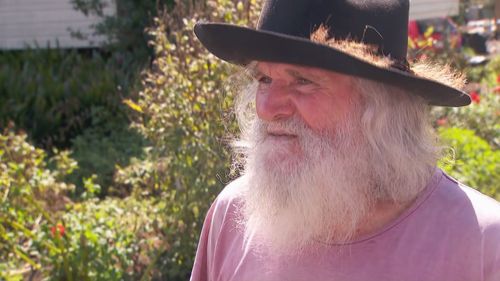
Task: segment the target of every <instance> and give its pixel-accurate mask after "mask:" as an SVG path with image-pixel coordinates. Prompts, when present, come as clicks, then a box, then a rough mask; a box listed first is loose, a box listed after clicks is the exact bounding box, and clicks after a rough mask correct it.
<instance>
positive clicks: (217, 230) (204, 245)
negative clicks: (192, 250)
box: [190, 180, 241, 281]
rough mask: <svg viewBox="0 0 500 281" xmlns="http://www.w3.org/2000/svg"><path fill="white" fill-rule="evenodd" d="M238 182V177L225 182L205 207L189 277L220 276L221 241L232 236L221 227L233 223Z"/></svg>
mask: <svg viewBox="0 0 500 281" xmlns="http://www.w3.org/2000/svg"><path fill="white" fill-rule="evenodd" d="M240 182H241V180H235V181H233V182H232V183H231V184H229V185H228V186H226V187H225V188H224V189H223V190H222V192H221V193H220V194H219V195H218V196H217V199H215V201H214V203H213V204H212V206H211V207H210V209H209V210H208V213H207V216H206V217H205V222H204V223H203V228H202V231H201V235H200V241H199V243H198V249H197V250H196V258H195V261H194V264H193V270H192V272H191V279H190V280H191V281H215V280H218V279H219V275H220V270H221V268H220V267H221V264H220V263H221V258H222V257H223V255H224V247H223V246H222V245H221V244H224V243H225V242H228V241H229V240H230V239H232V238H234V237H233V236H231V237H228V235H226V236H225V235H224V229H225V230H226V231H227V229H233V227H234V221H235V217H234V214H235V210H236V208H237V206H239V203H238V202H239V199H238V198H239V193H240V188H241V184H240ZM230 233H232V234H234V233H235V232H230ZM221 254H222V256H221Z"/></svg>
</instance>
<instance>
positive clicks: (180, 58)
mask: <svg viewBox="0 0 500 281" xmlns="http://www.w3.org/2000/svg"><path fill="white" fill-rule="evenodd" d="M200 5H201V4H200ZM202 8H203V9H202ZM258 9H259V8H258V3H256V2H254V1H241V2H236V1H234V2H233V1H227V0H218V1H209V2H208V6H207V7H203V5H201V6H199V5H198V4H196V3H195V4H190V5H182V4H181V3H180V2H179V3H178V4H177V6H176V7H175V10H174V11H172V12H171V13H169V14H166V15H165V17H164V21H160V20H157V21H156V23H157V27H156V28H154V29H152V30H151V31H150V33H151V34H152V35H153V36H154V41H153V42H152V44H153V47H154V50H155V60H154V63H153V66H152V69H151V70H150V71H149V72H148V73H147V75H146V77H145V80H144V90H143V91H142V92H141V93H140V95H139V100H138V101H137V103H133V102H130V103H129V105H130V107H131V108H132V109H134V110H135V111H136V114H137V115H138V119H137V121H136V122H134V126H135V128H137V129H138V130H139V131H140V132H141V133H142V134H143V135H144V136H145V137H146V138H147V139H148V140H149V141H151V143H152V146H151V149H150V151H149V153H148V156H147V157H146V158H145V159H144V160H142V161H140V160H138V161H136V162H135V163H134V165H133V166H130V167H124V168H123V169H121V170H120V171H119V172H118V173H117V177H116V179H117V181H118V182H119V183H122V184H124V185H127V184H128V185H133V186H132V187H131V188H133V189H134V190H135V192H136V194H139V195H145V194H146V195H147V194H149V195H154V196H158V197H161V198H162V200H163V201H164V202H165V204H166V206H165V218H164V220H165V223H166V225H170V226H174V227H171V228H167V229H165V234H166V237H167V241H168V243H169V245H171V246H172V247H171V248H170V249H169V250H168V251H165V252H164V253H163V254H162V256H161V258H160V259H159V260H158V263H157V265H156V266H157V267H158V268H159V270H160V273H159V275H156V276H155V278H159V279H160V278H161V279H168V280H185V279H186V278H187V277H188V276H189V273H190V271H191V266H192V264H193V258H194V253H195V251H196V244H197V241H198V238H199V233H200V231H201V225H202V223H203V218H204V214H205V213H206V211H207V209H208V207H209V204H210V203H209V202H211V201H212V200H213V199H214V196H215V194H216V193H218V192H219V191H220V189H221V188H222V186H223V185H224V184H225V181H227V180H228V179H227V176H226V175H227V173H228V172H229V167H228V165H229V152H228V149H226V148H224V144H225V143H224V139H225V138H226V130H225V129H226V127H225V126H224V123H225V122H224V121H225V118H226V116H224V114H223V112H228V110H229V106H230V101H231V97H232V95H231V93H230V92H228V87H226V86H227V85H224V84H223V83H222V81H223V80H224V79H226V78H227V77H228V74H229V73H230V72H231V71H232V70H231V68H230V66H229V65H228V64H226V63H222V62H220V61H219V60H217V59H215V57H213V56H212V55H210V54H209V53H208V52H207V51H206V50H205V48H204V47H202V46H201V44H200V43H199V42H198V40H197V39H196V38H195V37H194V34H193V31H192V30H193V26H194V23H195V22H196V21H198V20H201V19H204V20H216V21H230V22H233V23H238V24H249V23H252V22H254V21H255V20H256V17H257V14H258ZM174 15H175V16H174ZM188 15H195V16H194V17H188ZM182 17H185V18H184V20H183V21H181V22H179V21H177V20H176V19H177V18H182ZM167 26H168V28H169V30H170V32H167V30H166V27H167ZM167 34H168V35H167ZM229 126H231V125H229Z"/></svg>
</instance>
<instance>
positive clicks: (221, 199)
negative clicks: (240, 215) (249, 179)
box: [211, 177, 246, 219]
mask: <svg viewBox="0 0 500 281" xmlns="http://www.w3.org/2000/svg"><path fill="white" fill-rule="evenodd" d="M245 189H246V181H245V179H244V178H243V177H239V178H237V179H235V180H233V181H232V182H230V183H229V184H227V185H226V186H225V187H224V189H222V191H221V192H220V193H219V195H217V198H216V199H215V201H214V202H213V204H212V207H211V209H212V210H211V212H212V213H213V215H214V216H216V217H223V218H224V219H227V218H228V216H230V217H233V216H234V214H235V213H237V211H238V210H239V209H240V207H241V205H242V198H243V193H244V192H245Z"/></svg>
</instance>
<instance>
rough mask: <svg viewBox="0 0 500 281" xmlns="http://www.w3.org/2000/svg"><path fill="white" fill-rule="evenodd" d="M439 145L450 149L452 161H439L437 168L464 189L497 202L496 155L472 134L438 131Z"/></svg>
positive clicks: (498, 162)
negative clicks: (474, 189)
mask: <svg viewBox="0 0 500 281" xmlns="http://www.w3.org/2000/svg"><path fill="white" fill-rule="evenodd" d="M439 134H440V136H441V139H442V140H443V143H444V144H446V145H449V146H450V147H451V148H452V149H453V151H454V152H453V155H452V156H454V157H448V158H445V159H443V160H442V161H441V163H440V165H441V167H442V168H443V169H444V170H445V171H447V172H448V173H449V174H450V175H451V176H453V177H455V178H457V179H459V180H460V181H461V182H463V183H464V184H466V185H469V186H471V187H474V188H477V189H478V190H479V191H481V192H482V193H484V194H487V195H489V196H492V197H494V198H496V199H497V200H500V185H499V183H500V174H499V173H498V171H500V151H498V150H493V149H491V147H490V145H489V144H488V143H487V142H486V141H485V140H483V139H481V138H480V137H478V136H476V135H475V134H474V132H473V131H472V130H467V129H459V128H441V129H440V130H439Z"/></svg>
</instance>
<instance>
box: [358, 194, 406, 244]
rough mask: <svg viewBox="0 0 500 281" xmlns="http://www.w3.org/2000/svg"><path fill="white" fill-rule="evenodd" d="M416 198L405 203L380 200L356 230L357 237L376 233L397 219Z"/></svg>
mask: <svg viewBox="0 0 500 281" xmlns="http://www.w3.org/2000/svg"><path fill="white" fill-rule="evenodd" d="M414 202H415V199H414V200H412V201H410V202H405V203H395V202H387V201H386V202H378V203H377V204H376V205H375V207H374V208H373V211H372V212H370V215H369V217H367V218H366V219H365V220H364V222H363V223H361V225H360V226H359V228H358V229H357V231H356V238H359V237H362V236H367V235H371V234H374V233H376V232H378V231H380V230H382V229H383V228H384V227H386V226H387V225H389V224H390V223H392V222H393V221H395V220H396V219H397V218H399V217H400V216H401V214H403V212H404V211H406V210H407V209H408V208H410V207H411V206H412V205H413V203H414Z"/></svg>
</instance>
